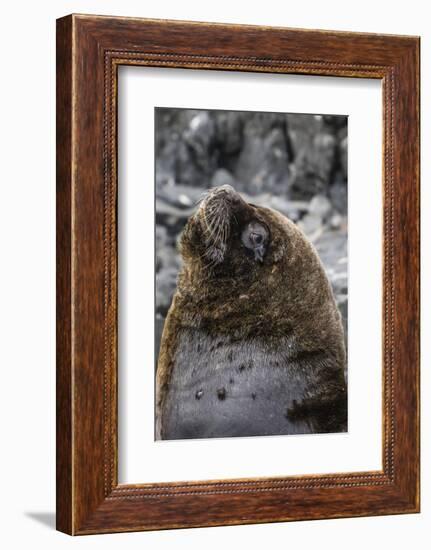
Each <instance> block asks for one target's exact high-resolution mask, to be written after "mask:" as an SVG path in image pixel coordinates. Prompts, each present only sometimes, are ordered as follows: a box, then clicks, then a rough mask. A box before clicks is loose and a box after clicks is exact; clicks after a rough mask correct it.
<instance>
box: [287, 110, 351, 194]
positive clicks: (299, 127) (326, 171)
mask: <svg viewBox="0 0 431 550" xmlns="http://www.w3.org/2000/svg"><path fill="white" fill-rule="evenodd" d="M287 117H288V127H289V135H290V140H291V143H292V149H293V153H294V171H293V172H294V175H295V177H294V180H293V182H292V185H291V188H290V190H289V194H290V196H291V197H292V198H300V199H304V198H308V199H310V198H311V197H312V196H313V195H316V194H318V193H324V194H326V192H327V189H328V186H329V184H330V180H331V174H332V170H333V166H334V161H335V152H336V146H337V140H336V138H335V136H334V134H333V133H332V130H331V129H330V128H328V125H327V123H326V122H325V120H324V119H323V117H322V116H320V115H315V116H314V117H312V118H311V117H310V118H309V117H304V116H302V115H287ZM334 118H336V117H334ZM343 118H344V119H345V117H343Z"/></svg>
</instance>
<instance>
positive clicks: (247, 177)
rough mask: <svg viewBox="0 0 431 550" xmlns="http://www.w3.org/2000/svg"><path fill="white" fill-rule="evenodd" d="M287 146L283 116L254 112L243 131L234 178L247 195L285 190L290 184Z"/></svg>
mask: <svg viewBox="0 0 431 550" xmlns="http://www.w3.org/2000/svg"><path fill="white" fill-rule="evenodd" d="M289 162H290V155H289V147H288V142H287V134H286V121H285V119H284V117H283V115H276V114H275V115H273V114H271V113H265V116H263V113H253V116H250V117H249V118H248V119H247V120H246V122H245V124H244V130H243V147H242V149H241V152H240V154H239V157H238V162H237V165H236V168H235V172H234V174H235V179H236V180H237V181H238V183H239V184H240V185H241V187H242V190H246V191H247V193H249V194H250V195H256V194H259V193H261V192H262V191H263V190H266V191H272V192H276V191H278V192H282V191H284V192H285V191H286V190H287V188H288V184H289Z"/></svg>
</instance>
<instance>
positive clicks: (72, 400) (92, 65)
mask: <svg viewBox="0 0 431 550" xmlns="http://www.w3.org/2000/svg"><path fill="white" fill-rule="evenodd" d="M119 65H140V66H143V67H145V66H152V67H173V68H185V69H193V70H199V69H216V70H226V71H248V72H263V73H286V74H305V75H307V74H310V75H311V74H312V75H322V76H334V77H337V76H344V77H345V76H348V77H354V78H375V79H381V80H382V84H383V86H382V88H383V98H382V99H383V106H384V108H383V117H384V120H383V128H384V136H383V141H384V143H383V155H384V159H383V197H384V199H383V209H384V212H383V233H384V234H383V242H384V254H383V266H382V273H383V282H382V284H383V304H382V317H383V334H382V346H383V431H382V432H383V440H382V459H383V460H382V464H383V468H382V470H381V471H372V472H349V473H344V474H327V475H317V474H316V475H307V476H289V477H286V478H258V479H236V480H211V481H206V482H194V481H190V482H181V483H151V484H138V485H124V484H119V483H118V475H117V470H118V438H117V422H118V418H117V227H116V223H117V85H118V81H117V75H118V71H117V69H118V66H119ZM418 511H419V38H418V37H410V36H393V35H377V34H359V33H344V32H333V31H314V30H312V31H309V30H299V29H287V28H273V27H256V26H242V25H224V24H210V23H192V22H180V21H158V20H147V19H131V18H118V17H100V16H90V15H70V16H67V17H64V18H61V19H59V20H58V21H57V529H58V530H60V531H63V532H65V533H68V534H73V535H74V534H90V533H103V532H118V531H138V530H149V529H167V528H175V527H198V526H211V525H229V524H244V523H262V522H274V521H290V520H304V519H318V518H336V517H349V516H367V515H379V514H399V513H413V512H418Z"/></svg>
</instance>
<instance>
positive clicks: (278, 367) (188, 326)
mask: <svg viewBox="0 0 431 550" xmlns="http://www.w3.org/2000/svg"><path fill="white" fill-rule="evenodd" d="M180 250H181V254H182V258H183V268H182V270H181V272H180V274H179V277H178V283H177V289H176V292H175V295H174V298H173V301H172V305H171V307H170V310H169V312H168V315H167V318H166V322H165V326H164V330H163V335H162V341H161V347H160V354H159V360H158V368H157V375H156V439H187V438H204V437H205V438H207V437H229V436H256V435H280V434H298V433H322V432H342V431H346V429H347V389H346V382H345V375H344V371H345V363H346V352H345V347H344V338H343V328H342V323H341V316H340V313H339V311H338V309H337V306H336V304H335V301H334V296H333V293H332V289H331V286H330V284H329V281H328V279H327V276H326V274H325V271H324V268H323V266H322V264H321V262H320V260H319V257H318V255H317V252H316V251H315V249H314V247H313V245H312V244H311V243H310V242H309V241H308V240H307V238H306V237H305V235H304V234H303V233H302V232H301V230H300V229H299V228H298V227H297V226H296V225H295V224H294V223H293V222H292V221H290V220H289V219H287V218H286V217H284V216H283V215H281V214H280V213H279V212H277V211H275V210H272V209H270V208H264V207H260V206H255V205H253V204H248V203H246V202H245V201H244V200H243V198H242V197H241V196H240V195H239V194H238V193H237V192H236V191H235V190H234V189H233V188H232V187H230V186H229V185H224V186H221V187H218V188H215V189H213V190H211V192H209V193H208V195H207V196H206V197H205V199H204V200H203V201H202V203H201V204H200V206H199V208H198V209H197V211H196V212H195V213H194V214H193V215H192V216H191V217H190V218H189V220H188V222H187V224H186V226H185V228H184V230H183V233H182V235H181V240H180Z"/></svg>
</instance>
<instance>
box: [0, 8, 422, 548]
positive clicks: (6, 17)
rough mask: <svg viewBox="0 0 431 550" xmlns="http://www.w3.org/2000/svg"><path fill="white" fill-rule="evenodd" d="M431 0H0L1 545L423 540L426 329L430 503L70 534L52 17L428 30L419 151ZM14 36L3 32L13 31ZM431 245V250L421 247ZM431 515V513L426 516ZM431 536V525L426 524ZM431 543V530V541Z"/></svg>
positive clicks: (396, 543) (394, 544)
mask: <svg viewBox="0 0 431 550" xmlns="http://www.w3.org/2000/svg"><path fill="white" fill-rule="evenodd" d="M426 8H427V2H425V1H420V0H410V1H409V2H399V1H394V0H392V1H390V0H384V1H381V2H376V1H370V0H362V1H361V2H359V1H357V2H347V1H346V0H343V1H338V0H336V1H331V0H327V1H326V2H322V1H321V0H320V1H319V0H316V1H311V0H301V1H297V2H289V3H288V2H276V1H274V0H266V1H265V2H264V3H263V4H261V3H255V5H253V4H252V3H251V2H250V1H247V2H237V3H234V2H232V0H217V1H216V2H202V0H182V1H181V2H179V1H175V0H173V1H168V0H158V1H157V2H156V1H153V2H139V1H138V0H103V2H102V1H96V0H88V1H83V0H76V1H68V0H56V1H55V2H54V1H52V2H47V1H45V2H43V3H40V2H23V1H19V0H15V1H14V2H12V1H10V2H7V3H4V5H3V6H2V25H1V32H0V37H1V40H2V49H1V52H2V78H1V87H0V95H1V101H0V110H1V111H0V128H1V130H2V132H1V142H2V143H1V153H2V155H1V159H2V160H1V191H2V196H1V200H0V209H1V211H0V224H1V231H0V236H1V241H0V243H1V248H0V250H1V266H2V269H1V271H0V277H1V284H0V312H1V317H0V323H1V332H0V334H1V336H2V338H1V346H0V354H1V360H0V364H1V367H2V369H1V372H2V375H3V376H6V380H2V384H1V386H0V387H1V396H0V412H1V414H0V418H1V443H0V445H1V449H2V453H1V458H0V461H1V477H2V480H1V493H0V508H1V511H0V518H1V525H2V530H1V540H2V545H3V546H4V547H5V548H15V547H21V546H24V545H27V546H29V545H31V546H32V547H36V548H44V549H50V548H55V549H60V548H64V547H66V546H68V547H69V546H71V545H74V546H75V547H80V548H84V547H85V548H90V546H91V548H98V547H102V546H103V548H104V549H106V548H114V547H116V546H118V545H121V547H124V548H132V547H133V548H138V547H142V546H144V545H145V546H146V547H147V548H152V549H157V548H167V547H168V546H169V547H174V548H176V547H181V546H184V547H186V546H187V548H190V549H193V548H202V547H204V548H220V547H228V548H230V547H233V545H241V546H245V547H246V548H250V549H252V548H259V547H260V546H261V545H266V546H271V547H273V546H283V547H293V546H295V547H301V548H304V549H308V548H315V547H316V545H319V548H320V547H322V546H323V548H327V547H328V548H329V547H331V549H333V550H336V549H338V548H340V549H341V548H342V549H345V548H346V546H348V547H349V549H352V550H353V549H356V548H361V549H362V548H363V547H364V546H365V547H366V546H369V545H372V546H377V545H385V546H387V547H390V548H392V549H398V548H404V547H406V546H411V547H414V548H418V549H421V548H426V547H428V546H427V544H426V543H425V536H426V533H427V532H428V531H429V523H430V521H431V502H430V489H431V483H430V472H429V468H428V467H427V464H429V463H430V459H431V454H430V439H429V433H430V423H429V420H430V408H431V405H430V399H429V397H430V396H429V387H430V381H431V376H430V372H429V369H427V367H428V366H429V364H430V359H431V354H430V352H431V349H430V338H424V339H423V346H422V351H423V360H422V365H423V368H422V386H423V388H424V390H425V391H424V396H423V411H422V412H423V416H422V426H423V434H424V435H423V439H422V452H423V459H422V460H423V464H424V468H423V475H422V510H423V512H422V514H420V515H414V516H393V517H385V518H361V519H343V520H331V521H319V522H300V523H290V524H277V525H258V526H242V527H224V528H213V529H197V530H188V531H170V532H158V533H134V534H123V535H103V536H93V537H84V538H79V539H72V538H70V537H67V536H65V535H62V534H60V533H56V532H55V531H54V530H53V524H54V515H53V514H54V443H55V441H54V425H55V424H54V411H55V403H54V382H55V371H54V363H55V353H54V345H55V341H54V322H55V306H54V287H55V284H54V283H55V276H54V260H55V256H54V243H55V211H54V207H55V201H54V189H55V181H54V180H55V126H54V125H55V96H54V90H55V88H54V82H55V18H56V17H60V16H62V15H65V14H67V13H70V12H75V13H99V14H111V15H129V16H142V17H157V18H172V19H191V20H198V21H199V20H200V21H205V20H207V21H221V22H232V23H253V24H262V25H284V26H291V27H304V28H323V29H339V30H351V31H370V32H382V33H402V34H415V35H421V36H422V67H423V74H422V98H424V100H423V101H422V126H423V131H422V151H429V150H430V147H431V124H430V104H429V101H426V99H429V97H430V96H431V79H430V70H429V67H430V66H431V63H430V62H431V44H430V42H431V30H430V27H429V14H428V13H427V9H426ZM3 41H4V43H3ZM422 156H423V161H422V162H423V167H422V182H423V193H422V208H423V216H422V220H423V222H422V223H423V227H422V242H423V251H424V257H423V262H422V265H423V274H422V289H423V290H422V292H423V317H422V320H423V322H422V326H423V333H424V334H427V333H428V332H429V331H430V329H431V325H430V316H431V303H430V297H431V292H430V289H431V287H430V286H429V281H430V280H431V261H430V255H429V250H430V249H431V242H430V236H431V222H430V216H429V215H428V213H429V211H430V208H431V189H430V186H429V185H427V183H428V182H429V180H430V175H431V174H430V165H429V163H428V161H427V157H426V156H425V155H424V154H423V155H422ZM425 252H427V253H425ZM427 524H428V525H427ZM428 539H429V536H428ZM428 544H429V543H428Z"/></svg>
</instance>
